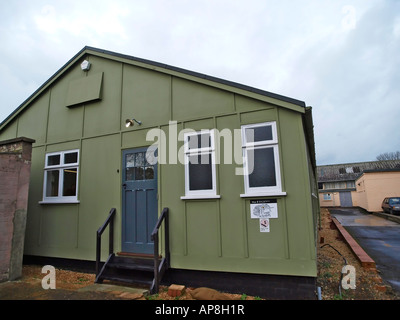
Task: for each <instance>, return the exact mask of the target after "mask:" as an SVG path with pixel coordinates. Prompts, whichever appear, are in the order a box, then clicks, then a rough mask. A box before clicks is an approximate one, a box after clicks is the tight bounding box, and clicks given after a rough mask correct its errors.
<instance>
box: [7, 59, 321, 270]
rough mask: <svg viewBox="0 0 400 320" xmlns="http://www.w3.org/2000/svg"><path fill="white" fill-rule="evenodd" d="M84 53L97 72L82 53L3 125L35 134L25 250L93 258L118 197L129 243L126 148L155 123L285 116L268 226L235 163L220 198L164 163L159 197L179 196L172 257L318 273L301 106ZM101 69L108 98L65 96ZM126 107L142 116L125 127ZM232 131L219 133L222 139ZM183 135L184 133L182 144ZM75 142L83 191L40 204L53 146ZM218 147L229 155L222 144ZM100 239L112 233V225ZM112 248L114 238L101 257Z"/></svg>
mask: <svg viewBox="0 0 400 320" xmlns="http://www.w3.org/2000/svg"><path fill="white" fill-rule="evenodd" d="M85 58H86V59H88V60H89V61H90V62H91V63H92V67H91V69H90V71H89V72H88V73H85V72H83V71H82V70H81V69H80V67H79V64H80V62H81V61H77V62H76V63H75V64H73V65H72V66H70V68H69V69H68V70H67V71H66V72H64V73H63V75H62V77H59V79H57V80H56V81H55V82H53V83H52V84H51V86H49V87H47V88H46V90H43V92H41V94H40V95H39V96H38V97H37V98H36V99H35V100H33V101H32V102H31V103H30V106H29V107H28V108H25V110H24V111H23V112H21V113H20V114H18V116H17V117H15V118H14V120H13V121H11V122H10V123H9V124H8V125H7V126H6V127H5V128H3V130H2V131H0V140H4V139H9V138H15V137H19V136H27V137H29V138H32V139H35V140H36V143H35V144H34V145H33V153H32V174H31V185H30V194H29V208H28V221H27V235H26V243H25V254H29V255H39V256H53V257H64V258H74V259H85V260H94V258H95V232H96V230H97V229H98V228H99V226H100V225H101V224H102V223H103V222H104V220H105V218H106V217H107V215H108V212H109V210H110V209H111V208H112V207H115V208H117V216H116V224H115V225H116V230H115V243H116V248H115V249H116V251H119V250H120V248H121V247H120V244H121V210H122V209H121V208H122V205H121V197H122V196H121V172H122V168H121V166H122V159H121V156H122V151H123V150H124V149H129V148H136V147H143V146H149V145H151V144H152V143H153V142H152V141H150V142H149V141H146V134H147V132H148V130H149V129H152V128H161V129H163V130H164V131H165V133H166V137H167V141H168V139H169V132H168V122H169V121H170V120H176V121H177V122H178V124H177V127H178V131H179V130H180V129H182V128H192V129H195V130H200V129H213V128H217V129H218V130H220V131H221V130H223V129H225V128H229V129H239V128H240V126H241V125H244V124H251V123H258V122H266V121H276V122H277V127H278V139H279V152H280V165H281V176H282V188H283V191H286V192H287V195H286V196H280V197H274V198H277V199H278V211H279V218H278V219H271V220H270V222H271V231H270V232H269V233H260V232H259V223H258V220H256V219H251V218H250V212H249V211H250V200H251V198H241V197H240V194H242V193H244V182H243V177H242V176H238V175H235V168H236V167H238V166H237V165H236V164H232V165H225V164H224V165H222V164H221V165H217V169H216V170H217V193H218V194H219V195H220V196H221V198H220V199H212V200H211V199H207V200H181V199H180V197H181V196H183V195H184V193H185V186H184V167H183V165H181V164H165V165H159V171H158V172H159V180H158V184H159V209H160V211H161V209H162V208H163V207H169V208H170V221H171V222H170V237H171V239H170V245H171V264H172V267H174V268H185V269H197V270H217V271H234V272H250V273H266V274H287V275H304V276H316V272H317V271H316V254H315V233H314V231H315V220H314V218H313V208H312V196H311V192H312V191H311V186H310V181H312V178H311V180H310V174H309V173H310V166H309V162H308V159H307V151H306V144H305V139H304V128H303V122H302V114H301V113H299V112H296V111H291V110H289V109H286V108H282V107H278V106H277V105H273V104H268V103H266V102H263V101H260V100H256V99H252V98H249V97H245V96H243V95H240V94H238V93H234V92H228V91H226V90H223V89H220V88H218V85H216V86H215V87H211V86H207V85H204V84H200V83H197V82H194V81H190V80H188V79H184V78H181V77H179V76H178V75H176V74H168V73H161V72H157V71H154V70H151V69H146V68H141V67H139V66H135V65H131V64H128V63H124V62H123V61H118V60H116V59H105V58H103V57H99V56H96V55H88V56H86V57H85ZM82 60H83V59H82ZM97 73H103V82H102V86H101V90H102V92H101V97H102V99H101V100H100V101H95V102H88V103H86V104H85V103H83V104H81V105H76V106H73V107H69V108H68V107H66V106H65V104H66V101H67V100H68V88H69V83H70V82H71V81H74V80H77V79H80V78H83V77H86V76H88V75H92V74H97ZM127 118H136V119H139V120H141V121H142V122H143V124H142V125H141V126H134V127H131V128H125V126H124V122H125V119H127ZM227 143H230V142H229V141H225V140H224V139H221V141H220V142H219V144H220V147H222V150H223V147H224V146H225V145H226V144H227ZM182 144H183V142H181V141H179V142H178V148H179V147H181V146H182ZM239 147H240V146H239ZM69 149H79V150H80V165H79V186H78V199H79V200H80V203H78V204H40V203H39V202H40V201H41V200H42V193H43V168H44V160H45V154H46V153H47V152H54V151H63V150H69ZM167 150H168V148H167ZM220 156H221V160H222V161H223V159H224V154H221V155H220ZM103 243H104V244H107V233H105V234H104V240H103ZM163 245H164V244H163V243H162V244H161V246H162V249H163ZM106 252H107V248H106V245H105V246H104V248H103V258H105V256H106Z"/></svg>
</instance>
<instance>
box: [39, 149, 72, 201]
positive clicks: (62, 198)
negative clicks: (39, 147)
mask: <svg viewBox="0 0 400 320" xmlns="http://www.w3.org/2000/svg"><path fill="white" fill-rule="evenodd" d="M68 153H77V162H74V163H65V162H64V156H65V155H66V154H68ZM57 155H59V156H60V163H59V164H57V165H49V164H48V160H49V157H51V156H57ZM79 159H80V158H79V149H73V150H66V151H59V152H50V153H46V156H45V166H44V179H43V201H40V202H39V203H40V204H46V203H79V200H78V185H79V184H78V181H79ZM68 169H74V170H75V169H76V194H75V196H63V186H64V174H63V173H64V170H68ZM50 171H58V172H59V178H58V196H53V197H49V196H46V194H47V175H48V172H50Z"/></svg>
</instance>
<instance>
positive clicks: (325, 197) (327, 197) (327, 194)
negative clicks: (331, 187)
mask: <svg viewBox="0 0 400 320" xmlns="http://www.w3.org/2000/svg"><path fill="white" fill-rule="evenodd" d="M324 200H332V196H331V194H330V193H324Z"/></svg>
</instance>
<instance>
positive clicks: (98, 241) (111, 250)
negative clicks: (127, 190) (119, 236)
mask: <svg viewBox="0 0 400 320" xmlns="http://www.w3.org/2000/svg"><path fill="white" fill-rule="evenodd" d="M115 212H116V209H115V208H112V209H111V210H110V213H109V214H108V217H107V219H106V221H105V222H104V224H103V225H102V226H101V227H100V228H99V229H98V230H97V233H96V276H98V274H99V271H100V270H99V269H100V259H101V235H102V234H103V232H104V230H105V229H106V228H107V226H108V225H110V229H109V232H110V233H109V239H108V252H109V255H112V254H113V253H114V216H115Z"/></svg>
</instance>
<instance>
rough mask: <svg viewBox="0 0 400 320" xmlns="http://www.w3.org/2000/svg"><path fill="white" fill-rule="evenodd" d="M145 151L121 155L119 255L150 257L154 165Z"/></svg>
mask: <svg viewBox="0 0 400 320" xmlns="http://www.w3.org/2000/svg"><path fill="white" fill-rule="evenodd" d="M146 150H147V148H139V149H131V150H124V151H123V174H122V180H123V181H122V251H123V252H130V253H144V254H151V253H153V252H154V244H153V242H152V241H151V232H152V231H153V228H154V226H155V225H156V222H157V208H158V204H157V164H155V165H152V164H150V163H149V162H148V161H147V160H146Z"/></svg>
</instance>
